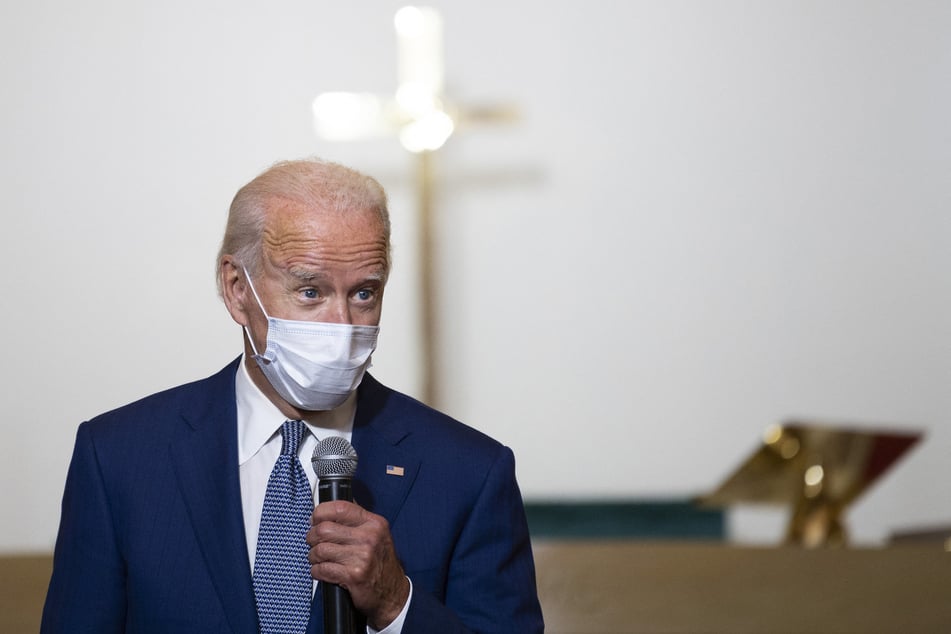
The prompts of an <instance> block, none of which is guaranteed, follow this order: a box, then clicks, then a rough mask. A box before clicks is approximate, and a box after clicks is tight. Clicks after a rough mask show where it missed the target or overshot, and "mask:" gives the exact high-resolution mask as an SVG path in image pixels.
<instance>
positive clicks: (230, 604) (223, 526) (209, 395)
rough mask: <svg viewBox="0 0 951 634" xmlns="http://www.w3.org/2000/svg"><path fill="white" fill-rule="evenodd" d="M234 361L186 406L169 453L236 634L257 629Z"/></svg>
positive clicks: (205, 557)
mask: <svg viewBox="0 0 951 634" xmlns="http://www.w3.org/2000/svg"><path fill="white" fill-rule="evenodd" d="M236 369H237V365H236V363H232V364H230V365H229V366H228V367H227V368H225V369H224V370H222V372H220V373H218V374H217V375H215V376H214V377H212V378H211V379H209V382H210V385H209V387H208V389H207V390H205V391H204V392H203V393H202V397H203V399H202V401H200V402H197V401H196V402H195V403H192V404H190V406H186V407H185V408H183V412H182V414H183V418H184V422H183V424H182V426H181V429H180V430H179V434H178V436H177V437H176V438H175V439H174V440H173V441H172V443H171V445H170V447H169V450H170V457H171V460H172V463H173V465H174V468H175V473H176V475H177V477H178V483H179V488H180V489H181V493H182V497H183V498H184V500H185V504H186V506H187V508H188V514H189V517H190V518H191V522H192V527H193V529H194V531H195V535H196V537H197V538H198V543H199V546H200V548H201V552H202V556H203V558H204V563H205V565H206V566H207V568H208V571H209V573H210V574H211V578H212V582H213V583H214V586H215V589H216V591H217V593H218V598H219V599H220V601H221V604H222V607H223V609H224V613H225V614H226V615H227V618H228V621H229V623H230V625H231V628H232V629H233V630H234V631H235V632H248V631H256V630H257V627H258V625H257V611H256V609H255V602H254V590H253V587H252V584H251V565H250V563H249V562H248V557H247V542H246V539H245V533H244V519H243V517H242V513H241V485H240V480H239V478H238V464H237V456H238V448H237V447H238V440H237V431H236V429H237V414H236V411H235V395H234V376H235V371H236Z"/></svg>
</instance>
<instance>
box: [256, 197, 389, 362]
mask: <svg viewBox="0 0 951 634" xmlns="http://www.w3.org/2000/svg"><path fill="white" fill-rule="evenodd" d="M386 256H387V245H386V240H385V237H384V234H383V227H382V223H381V222H380V220H379V218H378V217H377V216H376V214H375V213H373V212H370V211H366V212H353V213H349V214H338V213H335V212H325V211H319V210H318V211H315V210H312V209H305V208H304V207H303V206H301V205H299V204H297V203H288V202H286V201H278V202H276V203H275V204H274V206H273V207H272V208H271V209H270V210H269V213H268V215H267V218H266V221H265V227H264V238H263V263H262V268H261V272H260V274H259V275H258V277H256V278H255V279H254V280H253V283H254V288H255V290H257V293H258V296H259V297H260V298H261V303H262V304H264V309H265V310H266V311H267V313H268V315H269V316H271V317H278V318H281V319H294V320H299V321H320V322H331V323H343V324H355V325H361V326H376V325H378V324H379V322H380V313H381V310H382V308H383V286H384V284H385V283H386V275H387V269H386V261H387V260H386ZM244 308H245V311H246V315H247V316H248V319H249V321H250V324H249V329H250V330H251V333H252V336H253V337H254V339H255V345H257V346H259V348H258V349H259V350H263V349H264V345H262V344H263V343H264V341H265V337H266V336H267V322H266V320H265V317H264V315H263V314H262V312H261V309H260V308H258V307H257V305H256V302H254V296H253V295H252V294H251V293H250V292H248V293H246V294H245V302H244Z"/></svg>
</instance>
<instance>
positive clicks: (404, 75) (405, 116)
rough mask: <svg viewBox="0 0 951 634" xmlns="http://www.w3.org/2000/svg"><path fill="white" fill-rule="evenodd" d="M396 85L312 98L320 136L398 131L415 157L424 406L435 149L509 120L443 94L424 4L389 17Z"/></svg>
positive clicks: (435, 391)
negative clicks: (463, 130) (384, 91)
mask: <svg viewBox="0 0 951 634" xmlns="http://www.w3.org/2000/svg"><path fill="white" fill-rule="evenodd" d="M394 25H395V27H396V38H397V49H398V50H397V59H398V69H399V70H398V85H397V89H396V93H395V94H394V95H392V96H386V97H383V96H379V95H375V94H372V93H353V92H327V93H322V94H320V95H318V96H317V98H316V99H314V104H313V110H314V126H315V129H316V131H317V134H318V136H320V137H322V138H324V139H327V140H331V141H354V140H360V139H369V138H374V137H380V136H392V135H394V134H395V135H398V137H399V140H400V143H401V144H402V145H403V147H404V148H405V149H407V150H408V151H410V152H412V153H413V154H414V155H415V156H416V158H417V170H416V184H417V189H418V191H417V197H418V209H417V217H418V223H419V226H418V231H419V242H420V250H419V292H420V298H421V302H422V305H421V310H420V313H421V321H422V323H421V324H420V330H421V337H420V340H421V343H422V359H423V367H422V394H421V395H420V398H421V400H422V401H424V402H425V403H428V404H430V405H434V406H435V405H437V404H438V401H439V398H440V390H439V382H438V374H439V358H438V353H439V327H438V320H437V318H436V302H435V298H434V294H435V291H436V262H435V257H434V247H433V243H434V240H433V189H434V175H433V158H432V157H433V154H434V153H435V152H436V150H438V149H439V148H440V147H442V146H443V144H444V143H445V142H446V141H447V140H448V139H449V137H450V136H451V135H452V134H453V132H454V131H456V130H457V129H458V128H460V127H462V126H465V125H468V124H475V123H482V122H502V121H512V120H514V119H515V118H516V117H517V114H516V112H515V110H514V109H513V108H510V107H478V108H475V107H463V106H460V105H459V104H454V103H452V102H451V101H450V100H449V99H447V97H446V95H445V94H444V87H443V78H444V72H443V41H442V18H441V17H440V15H439V13H438V12H437V11H436V10H435V9H432V8H429V7H403V8H402V9H400V10H399V11H397V12H396V16H395V18H394Z"/></svg>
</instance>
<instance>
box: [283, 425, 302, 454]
mask: <svg viewBox="0 0 951 634" xmlns="http://www.w3.org/2000/svg"><path fill="white" fill-rule="evenodd" d="M303 435H304V422H303V421H299V420H288V421H284V425H283V426H282V427H281V436H282V437H283V442H282V443H281V455H282V456H296V455H297V448H298V447H300V440H301V437H302V436H303Z"/></svg>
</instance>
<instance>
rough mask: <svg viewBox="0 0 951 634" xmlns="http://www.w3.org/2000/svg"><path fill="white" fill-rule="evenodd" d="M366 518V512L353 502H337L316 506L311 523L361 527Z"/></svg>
mask: <svg viewBox="0 0 951 634" xmlns="http://www.w3.org/2000/svg"><path fill="white" fill-rule="evenodd" d="M365 516H366V511H364V510H363V509H362V508H360V507H359V506H357V505H356V504H354V503H353V502H345V501H342V500H336V501H333V502H322V503H320V504H318V505H317V506H315V507H314V512H313V513H312V514H311V516H310V523H311V524H318V523H320V522H335V523H337V524H343V525H345V526H359V525H360V524H362V523H363V522H364V521H365Z"/></svg>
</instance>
